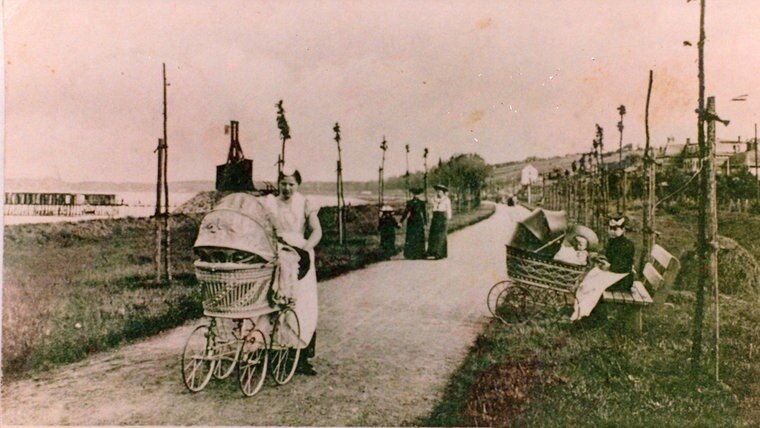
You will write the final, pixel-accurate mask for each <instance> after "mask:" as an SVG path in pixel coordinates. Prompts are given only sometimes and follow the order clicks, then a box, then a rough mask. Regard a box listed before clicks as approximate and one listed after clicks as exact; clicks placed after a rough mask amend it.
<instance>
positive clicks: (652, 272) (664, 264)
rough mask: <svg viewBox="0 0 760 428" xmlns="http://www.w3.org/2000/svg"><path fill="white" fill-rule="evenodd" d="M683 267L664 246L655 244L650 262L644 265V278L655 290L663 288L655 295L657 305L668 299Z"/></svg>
mask: <svg viewBox="0 0 760 428" xmlns="http://www.w3.org/2000/svg"><path fill="white" fill-rule="evenodd" d="M680 269H681V262H680V261H678V258H676V257H675V256H674V255H672V254H670V253H669V252H668V251H667V250H665V248H663V247H662V246H660V245H658V244H655V245H654V246H653V247H652V251H651V253H650V260H649V262H648V263H647V264H646V265H644V271H643V272H642V274H643V275H644V279H645V281H646V282H647V284H648V285H649V287H648V288H650V289H651V290H653V291H656V290H658V289H660V288H662V289H663V290H662V291H661V292H659V293H656V294H655V295H654V302H655V305H661V304H662V303H664V302H665V300H666V299H667V294H668V293H667V291H668V289H669V288H670V287H671V286H672V285H673V283H674V282H675V279H676V275H678V271H679V270H680Z"/></svg>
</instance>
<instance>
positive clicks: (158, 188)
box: [153, 138, 164, 283]
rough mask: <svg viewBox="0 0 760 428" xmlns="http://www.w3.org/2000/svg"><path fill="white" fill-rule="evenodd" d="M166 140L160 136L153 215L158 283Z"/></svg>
mask: <svg viewBox="0 0 760 428" xmlns="http://www.w3.org/2000/svg"><path fill="white" fill-rule="evenodd" d="M163 146H164V140H163V139H161V138H159V139H158V147H156V150H154V152H156V158H157V159H158V167H157V168H156V171H157V176H156V210H155V213H154V215H153V221H154V222H155V223H156V224H155V226H156V251H155V264H156V283H159V282H161V261H162V260H163V254H162V251H161V246H162V244H161V243H162V242H163V233H162V232H161V229H162V227H163V226H162V222H161V201H162V199H161V190H162V189H163V187H162V185H161V180H162V179H163V176H164V175H163V173H162V172H161V170H162V169H163V166H164V159H163V157H164V149H163Z"/></svg>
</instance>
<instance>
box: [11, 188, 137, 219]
mask: <svg viewBox="0 0 760 428" xmlns="http://www.w3.org/2000/svg"><path fill="white" fill-rule="evenodd" d="M123 206H124V205H122V204H120V203H118V202H117V201H116V195H113V194H83V193H36V192H5V205H4V206H3V214H4V215H6V216H63V217H77V216H84V215H97V216H116V215H118V214H119V210H120V208H121V207H123Z"/></svg>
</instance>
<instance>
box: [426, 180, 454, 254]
mask: <svg viewBox="0 0 760 428" xmlns="http://www.w3.org/2000/svg"><path fill="white" fill-rule="evenodd" d="M433 187H435V190H436V192H437V194H436V196H435V198H433V219H432V220H431V221H430V233H429V236H428V256H429V257H433V258H435V259H443V258H446V257H447V256H448V242H447V240H446V234H447V223H448V221H449V220H450V219H451V200H449V197H448V196H446V192H448V190H449V189H448V188H447V187H446V186H444V185H442V184H437V185H435V186H433Z"/></svg>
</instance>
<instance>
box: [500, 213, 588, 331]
mask: <svg viewBox="0 0 760 428" xmlns="http://www.w3.org/2000/svg"><path fill="white" fill-rule="evenodd" d="M581 230H582V231H583V233H584V234H589V233H590V234H592V235H593V236H585V237H586V238H591V240H593V241H595V244H598V239H596V235H595V234H594V233H593V231H590V229H588V228H586V227H585V226H580V225H573V226H571V227H568V224H567V221H566V218H565V213H564V212H563V211H545V210H541V209H537V210H535V211H533V212H532V213H531V215H529V216H528V217H527V218H526V219H524V220H522V221H521V222H518V224H517V228H516V229H515V234H514V235H513V237H512V239H511V241H510V243H509V244H508V245H506V259H505V264H506V273H507V277H506V279H505V280H502V281H499V282H497V283H496V284H494V285H493V286H491V289H490V290H489V293H488V298H487V304H488V310H489V311H490V312H491V314H492V315H493V316H494V317H496V318H497V319H499V320H501V321H502V322H504V323H506V324H521V323H524V322H526V321H529V320H531V319H536V318H538V317H542V318H546V317H548V318H553V317H554V316H556V315H558V314H559V310H561V309H562V308H563V307H566V306H567V305H570V304H572V302H573V300H574V292H575V289H576V288H577V287H578V285H579V284H580V282H581V280H582V279H583V278H584V276H585V274H586V272H588V270H589V268H588V267H587V266H579V265H573V264H568V263H563V262H560V261H556V260H553V259H552V256H553V254H555V253H556V252H557V250H558V248H559V246H560V245H561V243H562V241H563V240H564V239H565V238H566V237H568V235H570V234H579V233H580V232H579V231H581Z"/></svg>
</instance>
